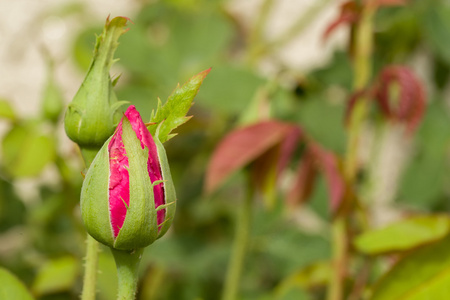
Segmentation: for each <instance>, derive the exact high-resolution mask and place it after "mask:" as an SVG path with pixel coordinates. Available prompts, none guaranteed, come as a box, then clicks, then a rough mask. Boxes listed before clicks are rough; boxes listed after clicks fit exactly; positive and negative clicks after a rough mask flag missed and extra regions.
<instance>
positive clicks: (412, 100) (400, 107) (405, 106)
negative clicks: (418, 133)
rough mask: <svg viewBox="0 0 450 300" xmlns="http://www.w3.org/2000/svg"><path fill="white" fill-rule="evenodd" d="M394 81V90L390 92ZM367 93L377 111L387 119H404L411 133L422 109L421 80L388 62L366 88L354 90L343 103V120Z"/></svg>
mask: <svg viewBox="0 0 450 300" xmlns="http://www.w3.org/2000/svg"><path fill="white" fill-rule="evenodd" d="M394 85H397V88H398V91H397V93H393V88H394V87H395V86H394ZM364 97H367V98H368V99H369V100H374V101H376V103H377V104H378V106H379V108H380V110H381V112H382V113H383V114H384V115H385V116H386V118H388V119H389V120H391V121H394V122H401V123H404V124H405V125H406V127H407V130H408V133H413V132H414V131H415V130H416V128H417V126H418V125H419V123H420V121H421V120H422V117H423V114H424V112H425V105H426V98H425V92H424V88H423V85H422V83H421V82H420V81H419V79H418V78H417V77H416V76H415V75H414V73H413V72H412V71H411V70H410V69H409V68H407V67H404V66H388V67H386V68H384V69H383V70H382V71H381V73H380V75H379V76H378V78H377V80H376V83H375V84H374V85H373V86H372V87H371V88H369V89H367V90H363V91H359V92H356V93H354V94H353V95H352V96H351V97H350V99H349V101H348V104H347V111H346V118H345V119H346V121H348V119H349V117H350V114H351V112H352V110H353V108H354V106H355V103H356V102H357V101H359V100H360V99H362V98H364Z"/></svg>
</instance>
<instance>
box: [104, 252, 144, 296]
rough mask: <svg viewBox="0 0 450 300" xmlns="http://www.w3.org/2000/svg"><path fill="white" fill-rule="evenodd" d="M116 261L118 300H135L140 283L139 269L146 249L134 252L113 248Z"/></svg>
mask: <svg viewBox="0 0 450 300" xmlns="http://www.w3.org/2000/svg"><path fill="white" fill-rule="evenodd" d="M111 252H112V254H113V256H114V260H115V261H116V267H117V277H118V279H119V282H118V288H119V290H118V294H117V300H134V299H135V295H136V288H137V282H138V269H139V263H140V262H141V257H142V253H143V252H144V249H143V248H142V249H136V250H133V251H132V252H129V251H120V250H115V249H113V248H111Z"/></svg>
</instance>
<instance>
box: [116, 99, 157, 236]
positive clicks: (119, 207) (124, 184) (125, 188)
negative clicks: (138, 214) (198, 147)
mask: <svg viewBox="0 0 450 300" xmlns="http://www.w3.org/2000/svg"><path fill="white" fill-rule="evenodd" d="M125 117H126V118H127V119H128V120H129V121H130V123H131V127H132V129H133V131H134V132H135V133H136V136H137V138H138V139H139V141H140V142H141V147H142V149H145V148H147V149H148V151H149V156H148V161H147V171H148V174H149V177H150V181H151V182H155V181H157V180H162V175H161V167H160V164H159V160H158V154H157V148H156V145H155V142H154V140H153V138H152V136H151V134H150V132H149V131H148V130H147V127H146V126H145V124H144V122H143V121H142V118H141V116H140V115H139V112H138V111H137V110H136V108H135V107H134V106H133V105H132V106H130V107H129V108H128V109H127V111H126V112H125ZM108 152H109V160H110V177H109V213H110V219H111V226H112V228H113V232H114V237H117V235H118V234H119V231H120V229H121V228H122V226H123V223H124V221H125V217H126V213H127V207H128V206H129V205H130V182H129V173H128V167H129V163H128V157H127V153H126V150H125V146H124V144H123V140H122V121H120V123H119V125H118V126H117V129H116V132H115V133H114V135H113V137H112V138H111V141H110V143H109V145H108ZM153 194H154V200H155V207H156V208H157V207H158V206H160V205H162V204H164V188H163V183H160V184H157V185H155V186H154V187H153ZM164 218H165V210H164V209H163V210H160V211H158V212H157V222H158V225H160V224H161V223H162V222H164Z"/></svg>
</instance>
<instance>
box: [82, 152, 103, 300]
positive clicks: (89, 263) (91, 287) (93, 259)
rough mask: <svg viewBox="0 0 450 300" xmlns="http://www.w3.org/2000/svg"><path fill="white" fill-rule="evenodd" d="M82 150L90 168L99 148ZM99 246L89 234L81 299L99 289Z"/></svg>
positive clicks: (91, 296)
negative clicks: (97, 287)
mask: <svg viewBox="0 0 450 300" xmlns="http://www.w3.org/2000/svg"><path fill="white" fill-rule="evenodd" d="M80 150H81V155H82V156H83V159H84V164H85V165H86V169H88V168H89V167H90V165H91V163H92V161H93V160H94V158H95V155H96V154H97V152H98V150H99V149H86V148H81V149H80ZM98 248H99V247H98V242H97V241H96V240H95V239H94V238H93V237H91V236H90V235H89V234H88V235H87V240H86V262H85V268H84V279H83V291H82V292H81V300H95V294H96V291H97V289H96V286H97V265H98Z"/></svg>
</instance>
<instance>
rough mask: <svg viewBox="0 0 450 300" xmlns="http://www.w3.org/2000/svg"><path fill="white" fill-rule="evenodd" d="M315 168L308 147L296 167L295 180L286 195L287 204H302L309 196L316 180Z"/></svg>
mask: <svg viewBox="0 0 450 300" xmlns="http://www.w3.org/2000/svg"><path fill="white" fill-rule="evenodd" d="M316 175H317V168H316V166H315V162H314V157H313V155H312V153H311V151H309V150H308V149H307V150H306V151H305V154H304V156H303V157H302V160H301V161H300V163H299V165H298V169H297V174H296V177H295V180H294V182H293V184H292V188H291V190H290V191H289V194H288V196H287V203H288V205H289V206H291V207H292V206H296V205H300V204H303V203H304V202H305V201H306V199H307V198H308V197H309V196H310V194H311V192H312V189H313V187H314V183H315V181H316Z"/></svg>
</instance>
